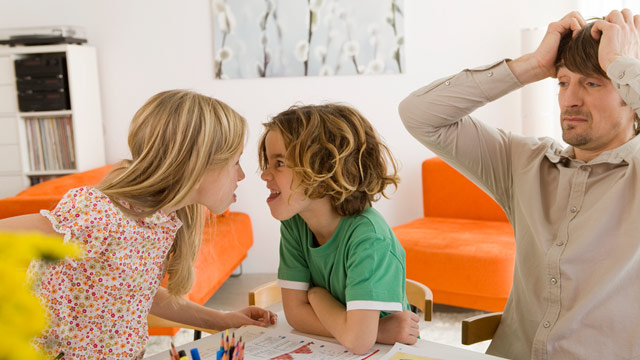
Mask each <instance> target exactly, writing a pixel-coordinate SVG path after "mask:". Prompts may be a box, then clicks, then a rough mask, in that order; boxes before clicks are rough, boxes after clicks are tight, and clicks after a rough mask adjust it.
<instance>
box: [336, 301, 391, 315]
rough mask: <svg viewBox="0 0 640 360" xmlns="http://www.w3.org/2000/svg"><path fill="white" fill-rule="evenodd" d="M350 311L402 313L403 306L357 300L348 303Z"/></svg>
mask: <svg viewBox="0 0 640 360" xmlns="http://www.w3.org/2000/svg"><path fill="white" fill-rule="evenodd" d="M350 310H380V311H386V312H397V311H402V304H401V303H399V302H385V301H368V300H355V301H348V302H347V311H350Z"/></svg>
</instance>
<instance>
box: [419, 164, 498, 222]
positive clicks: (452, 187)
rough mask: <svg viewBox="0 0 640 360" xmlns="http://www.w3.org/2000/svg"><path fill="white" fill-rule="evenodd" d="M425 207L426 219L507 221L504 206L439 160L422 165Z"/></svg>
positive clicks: (423, 201)
mask: <svg viewBox="0 0 640 360" xmlns="http://www.w3.org/2000/svg"><path fill="white" fill-rule="evenodd" d="M422 205H423V209H424V216H425V217H431V216H433V217H447V218H459V219H476V220H492V221H507V216H506V215H505V213H504V211H503V210H502V208H501V207H500V205H498V204H497V203H496V202H495V201H494V200H493V199H492V198H491V197H490V196H489V195H487V193H485V192H484V191H482V190H481V189H480V188H479V187H477V186H476V185H475V184H474V183H472V182H471V181H470V180H469V179H467V178H466V177H464V176H463V175H462V174H460V173H459V172H458V171H457V170H456V169H454V168H452V167H451V166H450V165H449V164H447V163H446V162H444V161H443V160H442V159H440V158H438V157H435V158H431V159H427V160H425V161H423V162H422Z"/></svg>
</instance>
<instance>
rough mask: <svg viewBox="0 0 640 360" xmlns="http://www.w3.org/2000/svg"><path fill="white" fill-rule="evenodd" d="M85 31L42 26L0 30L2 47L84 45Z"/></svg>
mask: <svg viewBox="0 0 640 360" xmlns="http://www.w3.org/2000/svg"><path fill="white" fill-rule="evenodd" d="M86 42H87V38H86V36H85V31H84V29H83V28H81V27H77V26H42V27H29V28H14V29H0V45H9V46H16V45H24V46H30V45H52V44H84V43H86Z"/></svg>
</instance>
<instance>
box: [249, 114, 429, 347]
mask: <svg viewBox="0 0 640 360" xmlns="http://www.w3.org/2000/svg"><path fill="white" fill-rule="evenodd" d="M265 128H266V129H265V132H264V134H263V136H262V138H261V140H260V145H259V162H260V166H261V169H262V179H263V180H264V181H266V183H267V188H268V189H269V190H270V195H269V197H268V199H267V203H268V205H269V208H270V210H271V214H272V215H273V217H275V218H276V219H278V220H280V221H281V227H280V235H281V239H280V265H279V268H278V283H279V285H280V287H281V288H282V302H283V306H284V311H285V315H286V317H287V321H288V322H289V324H290V325H291V326H292V327H294V328H295V329H297V330H299V331H303V332H307V333H312V334H317V335H323V336H331V337H335V338H336V339H337V340H338V341H339V342H340V343H341V344H343V345H344V346H345V347H346V348H347V349H349V350H351V351H352V352H354V353H357V354H364V353H366V352H367V351H368V350H369V349H370V348H371V346H372V345H373V344H374V343H375V342H376V341H377V342H381V343H389V344H393V343H395V342H403V343H407V344H413V343H415V342H416V340H417V336H418V317H417V315H415V314H413V313H411V311H409V310H408V309H409V304H408V302H407V298H406V295H405V288H404V286H405V264H404V256H405V254H404V250H403V249H402V246H401V245H400V243H399V242H398V240H397V239H396V237H395V235H394V234H393V232H392V231H391V228H390V227H389V225H388V224H387V223H386V222H385V220H384V219H383V217H382V216H381V215H380V213H378V212H377V211H376V210H374V209H373V208H372V207H371V204H372V203H373V202H374V201H376V200H377V199H378V198H379V197H380V196H383V195H384V191H385V188H386V187H387V186H388V185H394V186H397V184H398V181H399V179H398V177H397V170H396V164H395V161H394V159H393V157H392V155H391V152H390V151H389V149H388V148H387V147H386V146H385V145H384V144H383V143H382V142H381V141H380V139H379V138H378V136H377V134H376V133H375V131H374V129H373V127H372V126H371V124H370V123H369V121H367V119H365V118H364V117H363V116H362V115H361V114H360V113H359V112H358V111H357V110H355V109H353V108H351V107H348V106H344V105H339V104H327V105H309V106H296V107H292V108H290V109H289V110H287V111H284V112H282V113H280V114H278V115H276V116H275V117H274V118H273V119H271V121H269V122H268V123H266V124H265ZM389 166H391V171H389V169H388V167H389ZM389 313H391V315H389Z"/></svg>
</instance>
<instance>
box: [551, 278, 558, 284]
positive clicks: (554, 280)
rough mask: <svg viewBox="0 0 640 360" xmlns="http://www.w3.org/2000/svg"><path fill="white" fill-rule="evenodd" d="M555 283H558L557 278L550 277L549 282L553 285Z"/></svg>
mask: <svg viewBox="0 0 640 360" xmlns="http://www.w3.org/2000/svg"><path fill="white" fill-rule="evenodd" d="M557 283H558V279H556V278H554V277H552V278H551V284H553V285H555V284H557Z"/></svg>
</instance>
